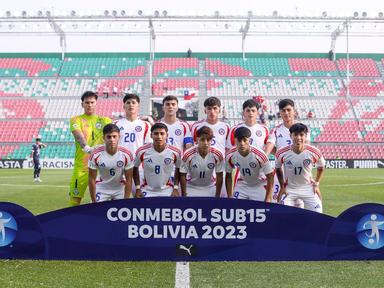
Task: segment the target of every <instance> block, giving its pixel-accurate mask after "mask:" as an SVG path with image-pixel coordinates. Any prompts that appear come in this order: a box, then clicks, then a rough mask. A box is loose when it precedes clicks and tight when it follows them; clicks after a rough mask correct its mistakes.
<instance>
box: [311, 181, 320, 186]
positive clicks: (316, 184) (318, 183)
mask: <svg viewBox="0 0 384 288" xmlns="http://www.w3.org/2000/svg"><path fill="white" fill-rule="evenodd" d="M312 185H313V186H315V187H319V185H320V182H313V184H312Z"/></svg>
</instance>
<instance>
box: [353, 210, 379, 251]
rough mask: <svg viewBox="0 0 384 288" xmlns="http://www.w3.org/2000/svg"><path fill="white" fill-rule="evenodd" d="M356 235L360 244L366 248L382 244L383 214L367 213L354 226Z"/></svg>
mask: <svg viewBox="0 0 384 288" xmlns="http://www.w3.org/2000/svg"><path fill="white" fill-rule="evenodd" d="M356 233H357V235H356V237H357V239H358V240H359V242H360V244H361V245H363V246H364V247H366V248H368V249H380V248H382V247H383V246H384V216H383V215H381V214H377V213H375V214H367V215H365V216H364V217H362V218H361V219H360V221H359V222H358V223H357V226H356Z"/></svg>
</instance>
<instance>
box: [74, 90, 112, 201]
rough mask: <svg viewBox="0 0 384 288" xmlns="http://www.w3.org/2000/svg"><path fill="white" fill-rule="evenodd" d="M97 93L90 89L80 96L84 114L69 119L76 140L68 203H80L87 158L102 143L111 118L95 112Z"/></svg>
mask: <svg viewBox="0 0 384 288" xmlns="http://www.w3.org/2000/svg"><path fill="white" fill-rule="evenodd" d="M96 104H97V94H96V93H94V92H91V91H87V92H84V94H83V95H82V96H81V106H82V107H83V109H84V114H82V115H78V116H74V117H72V118H71V120H70V126H71V132H72V134H73V137H74V138H75V142H76V151H75V163H74V168H73V174H72V179H71V183H70V188H69V204H70V206H77V205H79V204H80V202H81V199H82V198H83V196H84V193H85V190H86V189H87V186H88V158H89V154H90V153H91V152H92V150H93V147H94V146H96V145H99V144H102V143H103V128H104V126H105V125H107V124H108V123H111V122H112V121H111V119H109V118H108V117H101V116H98V115H96V114H95V110H96Z"/></svg>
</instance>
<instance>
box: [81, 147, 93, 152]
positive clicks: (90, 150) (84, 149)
mask: <svg viewBox="0 0 384 288" xmlns="http://www.w3.org/2000/svg"><path fill="white" fill-rule="evenodd" d="M92 150H93V147H90V146H88V145H85V146H84V148H83V151H84V152H85V153H88V154H91V152H92Z"/></svg>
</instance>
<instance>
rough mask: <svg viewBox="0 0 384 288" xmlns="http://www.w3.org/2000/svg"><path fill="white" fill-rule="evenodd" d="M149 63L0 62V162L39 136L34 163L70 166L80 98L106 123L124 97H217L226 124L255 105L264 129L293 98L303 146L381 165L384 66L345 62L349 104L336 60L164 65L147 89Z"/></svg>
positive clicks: (85, 58) (114, 59)
mask: <svg viewBox="0 0 384 288" xmlns="http://www.w3.org/2000/svg"><path fill="white" fill-rule="evenodd" d="M376 60H377V59H376ZM149 63H150V62H148V61H147V60H146V59H145V58H144V57H137V56H126V55H125V56H119V55H117V56H116V54H110V55H109V54H103V55H102V56H99V55H96V56H94V55H92V54H84V55H81V54H76V55H74V56H70V57H66V58H65V59H64V61H61V60H60V59H59V57H54V56H44V55H43V56H42V55H41V54H39V55H36V57H34V56H32V57H30V55H28V57H22V56H18V57H6V56H3V57H0V123H1V125H2V129H1V131H0V157H2V158H19V159H20V158H26V157H28V156H29V154H30V145H31V143H32V142H33V140H34V138H35V137H37V136H40V137H42V138H43V139H44V141H45V142H47V143H48V144H49V146H48V148H47V149H44V150H42V157H46V158H72V156H73V153H74V145H73V137H72V135H71V133H70V131H69V118H70V117H72V116H74V115H77V114H80V113H82V108H81V106H80V101H79V97H80V95H81V94H82V93H83V92H84V91H86V90H93V91H96V92H97V93H98V94H99V96H100V99H99V102H98V108H97V113H99V114H102V115H105V116H109V117H111V118H113V119H116V118H119V117H122V116H123V115H124V111H123V107H122V99H121V96H122V95H123V94H124V93H126V92H136V93H138V94H139V95H140V96H142V97H144V98H147V97H149V96H150V94H152V96H156V97H163V96H166V95H169V94H173V95H176V96H180V97H183V96H184V97H185V96H186V95H188V96H191V97H193V96H196V97H200V99H204V97H209V96H217V97H219V98H220V99H221V100H222V102H223V108H224V115H225V118H226V119H227V121H229V122H230V123H231V124H235V123H238V122H240V121H241V112H242V103H243V101H244V100H246V99H248V98H251V97H256V96H259V95H262V96H263V97H264V98H265V103H263V104H264V106H265V107H264V109H265V110H264V112H263V113H264V114H265V116H266V117H267V118H268V116H269V115H271V116H273V117H272V118H273V119H272V120H271V121H268V122H267V124H268V125H269V126H270V128H272V127H273V126H274V125H276V123H278V122H280V120H279V119H278V118H277V117H276V116H277V112H278V109H277V103H278V101H279V99H282V98H292V99H294V100H295V102H296V106H297V110H298V117H299V121H302V122H304V123H306V124H308V126H309V127H310V128H311V141H312V142H313V143H314V144H315V145H318V146H319V147H321V149H322V150H323V151H324V154H325V156H326V158H330V159H331V158H333V159H337V158H344V159H366V158H384V148H383V146H384V145H382V143H383V142H384V97H383V96H384V83H383V81H384V79H383V78H382V77H383V76H382V75H381V74H380V71H381V70H380V69H379V66H378V65H382V64H384V59H381V62H378V64H377V63H376V62H375V59H373V58H372V59H371V58H369V57H367V58H353V57H352V58H351V61H350V67H351V72H352V73H351V75H350V76H351V77H350V84H349V95H347V89H346V86H347V81H346V77H345V76H346V59H344V58H341V59H339V60H337V61H336V62H333V61H329V60H328V59H325V58H318V57H317V58H316V57H314V58H308V57H302V58H298V57H297V56H294V57H289V56H280V55H279V54H277V55H276V57H271V56H266V57H264V56H262V55H261V56H260V55H259V56H257V57H255V58H248V59H246V60H244V59H243V58H242V57H233V56H231V57H223V56H220V57H207V56H206V55H204V56H203V57H201V58H197V57H195V58H183V57H182V58H180V57H164V58H159V59H156V60H155V61H154V62H153V74H152V76H153V82H152V86H150V85H149V81H148V79H149V71H148V69H147V67H148V65H149ZM309 112H310V113H309ZM309 115H311V116H310V117H309Z"/></svg>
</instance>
